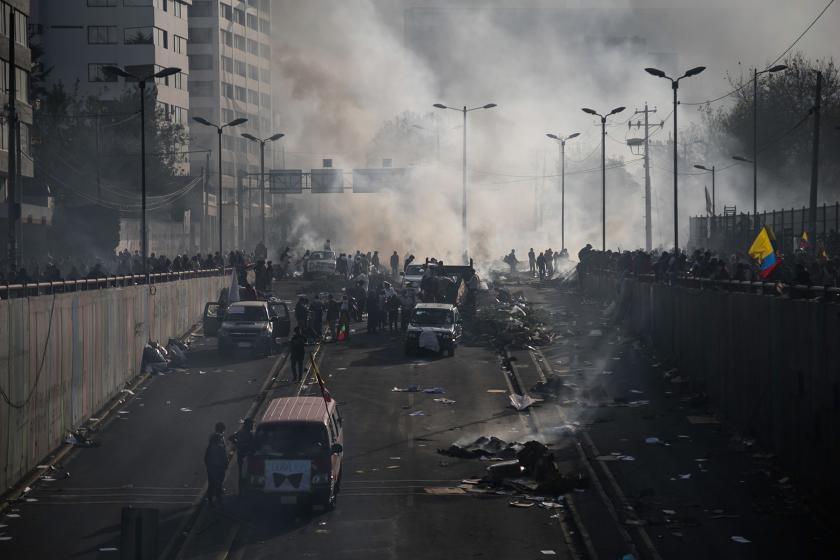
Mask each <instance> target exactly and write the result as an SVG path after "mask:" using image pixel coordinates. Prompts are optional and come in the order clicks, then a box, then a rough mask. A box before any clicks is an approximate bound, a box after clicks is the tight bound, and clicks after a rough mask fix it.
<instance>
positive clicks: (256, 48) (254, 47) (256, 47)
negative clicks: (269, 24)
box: [248, 39, 260, 56]
mask: <svg viewBox="0 0 840 560" xmlns="http://www.w3.org/2000/svg"><path fill="white" fill-rule="evenodd" d="M248 52H249V53H251V54H253V55H257V56H259V54H260V44H259V43H257V42H256V41H254V40H253V39H248Z"/></svg>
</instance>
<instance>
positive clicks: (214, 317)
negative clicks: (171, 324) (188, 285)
mask: <svg viewBox="0 0 840 560" xmlns="http://www.w3.org/2000/svg"><path fill="white" fill-rule="evenodd" d="M202 326H203V329H204V336H216V337H217V338H218V349H219V351H220V352H225V351H229V350H232V349H236V348H243V349H250V350H252V351H254V352H263V353H265V354H269V353H271V350H272V349H273V348H274V345H275V344H276V342H277V339H278V338H284V337H288V336H289V332H290V330H291V316H290V314H289V302H286V301H280V300H277V299H271V300H269V301H238V302H235V303H232V304H230V305H228V306H223V305H222V304H221V303H219V302H215V301H211V302H208V303H206V304H205V305H204V317H203V320H202Z"/></svg>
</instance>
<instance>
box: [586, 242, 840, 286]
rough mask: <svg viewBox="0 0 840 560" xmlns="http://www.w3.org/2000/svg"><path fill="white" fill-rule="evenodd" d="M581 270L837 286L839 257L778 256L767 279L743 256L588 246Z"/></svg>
mask: <svg viewBox="0 0 840 560" xmlns="http://www.w3.org/2000/svg"><path fill="white" fill-rule="evenodd" d="M578 258H579V260H580V263H581V267H582V268H583V269H584V270H585V269H586V268H588V267H591V268H599V269H607V270H615V271H616V272H618V273H632V274H634V275H653V276H654V277H655V278H656V280H658V281H674V280H675V279H676V278H678V277H681V276H687V277H691V278H705V279H710V280H737V281H741V282H758V281H763V282H771V283H780V284H785V285H802V286H825V287H840V256H837V255H835V256H833V257H831V256H829V255H828V254H827V253H826V252H822V253H821V254H819V255H817V254H815V253H814V252H813V251H807V250H804V249H803V250H797V251H795V252H793V253H792V254H790V255H783V254H781V253H779V254H778V255H777V258H778V260H779V264H778V265H777V266H776V267H775V268H773V269H772V271H770V273H769V274H768V275H767V276H766V277H762V276H761V274H760V270H759V266H758V263H757V262H756V261H755V260H753V259H752V258H750V256H749V255H747V254H746V253H732V254H730V255H721V254H716V253H713V252H712V251H708V250H703V249H695V250H694V251H692V252H691V253H686V252H684V251H676V252H674V251H650V252H648V251H643V250H636V251H622V252H618V251H609V250H607V251H596V250H595V249H593V248H592V246H591V245H587V246H586V247H584V248H583V249H581V251H580V252H579V253H578Z"/></svg>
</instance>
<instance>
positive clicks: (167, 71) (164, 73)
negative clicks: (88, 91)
mask: <svg viewBox="0 0 840 560" xmlns="http://www.w3.org/2000/svg"><path fill="white" fill-rule="evenodd" d="M104 71H106V72H111V73H113V74H116V75H117V76H121V77H123V78H127V79H131V80H137V86H138V87H139V89H140V197H141V203H140V206H141V209H140V252H141V253H142V258H143V278H144V281H145V283H146V284H148V283H149V235H148V231H147V229H146V82H147V81H149V80H154V79H157V78H168V77H169V76H172V75H173V74H177V73H178V72H180V71H181V69H180V68H176V67H174V66H171V67H169V68H163V69H162V70H159V71H157V72H155V73H154V74H150V75H148V76H142V77H140V76H135V75H134V74H132V73H130V72H127V71H126V70H124V69H122V68H120V67H119V66H106V67H105V68H104Z"/></svg>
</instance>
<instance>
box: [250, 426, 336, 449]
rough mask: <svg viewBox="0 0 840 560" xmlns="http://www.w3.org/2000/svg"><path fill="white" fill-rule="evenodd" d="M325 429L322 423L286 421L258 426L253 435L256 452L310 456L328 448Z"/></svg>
mask: <svg viewBox="0 0 840 560" xmlns="http://www.w3.org/2000/svg"><path fill="white" fill-rule="evenodd" d="M328 447H329V446H328V442H327V430H326V427H325V426H324V425H323V424H315V423H312V422H286V423H283V424H267V425H264V426H259V427H258V428H257V432H256V434H255V435H254V449H255V450H256V452H257V453H265V454H272V455H281V456H283V457H311V456H313V455H317V454H319V453H324V452H325V451H327V449H328Z"/></svg>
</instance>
